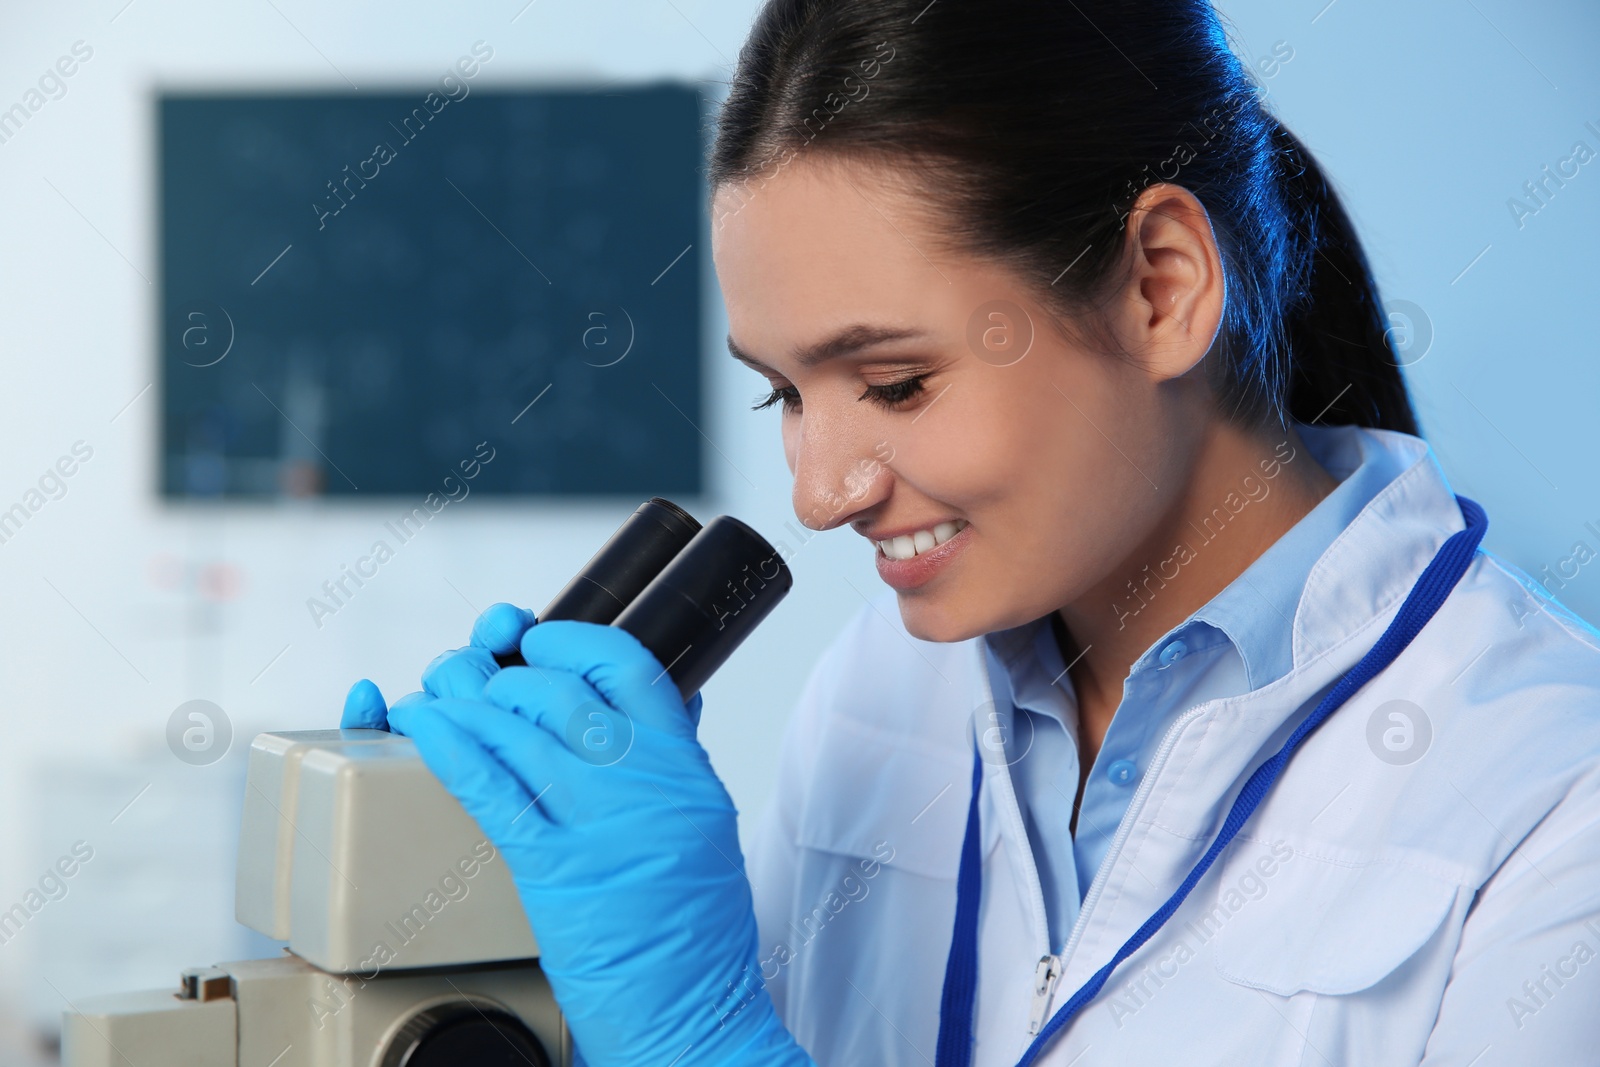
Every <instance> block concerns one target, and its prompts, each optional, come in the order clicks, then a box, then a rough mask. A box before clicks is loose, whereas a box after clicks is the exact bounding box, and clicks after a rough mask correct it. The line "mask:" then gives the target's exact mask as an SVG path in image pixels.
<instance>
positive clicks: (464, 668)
mask: <svg viewBox="0 0 1600 1067" xmlns="http://www.w3.org/2000/svg"><path fill="white" fill-rule="evenodd" d="M533 624H534V618H533V612H531V611H529V610H528V609H527V608H519V607H517V606H516V605H515V604H504V603H501V604H491V605H489V607H488V608H487V609H486V610H485V611H484V612H483V613H482V614H481V615H479V616H478V618H477V619H476V620H475V621H474V622H473V624H472V637H471V638H470V640H469V642H468V644H467V647H466V648H458V649H454V650H453V651H450V652H445V653H442V654H441V655H438V656H435V657H434V659H433V662H431V663H429V664H428V666H427V667H426V668H425V669H424V670H423V672H422V691H421V692H418V693H408V694H407V695H406V696H403V697H401V698H400V700H399V701H397V702H396V704H395V706H396V707H399V706H400V705H401V704H404V703H408V702H411V701H415V700H421V699H424V698H426V697H442V696H465V697H476V696H480V695H481V694H482V693H483V686H484V683H486V682H487V681H488V680H489V679H490V678H491V677H492V676H493V675H494V673H495V672H496V671H498V670H499V669H500V666H499V664H497V663H495V661H494V657H495V655H496V654H498V653H505V652H510V651H511V650H512V649H514V648H516V647H517V644H518V642H520V641H521V640H522V635H523V634H524V633H526V632H527V630H528V628H529V627H530V626H532V625H533ZM390 710H391V709H390V708H389V707H388V705H387V704H385V702H384V699H383V693H382V692H380V691H379V689H378V687H377V686H376V685H374V684H373V683H372V682H371V681H370V680H368V679H366V678H363V679H361V680H360V681H358V682H357V683H356V684H355V685H353V686H351V687H350V692H349V693H347V694H346V695H345V698H344V714H343V716H341V718H340V720H339V727H340V729H343V730H388V729H390V728H391V727H390V724H389V711H390Z"/></svg>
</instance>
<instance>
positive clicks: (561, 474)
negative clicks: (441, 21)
mask: <svg viewBox="0 0 1600 1067" xmlns="http://www.w3.org/2000/svg"><path fill="white" fill-rule="evenodd" d="M453 84H454V85H455V95H453V96H452V95H447V94H445V93H444V92H443V91H441V89H440V87H439V86H433V87H431V88H430V87H428V86H422V87H420V88H418V89H417V90H416V91H411V92H408V91H401V90H386V91H384V92H382V93H372V92H363V93H359V94H357V93H351V94H347V95H338V94H309V93H308V94H285V93H274V94H250V95H239V94H210V95H207V94H194V93H185V94H169V95H165V96H162V97H161V98H159V100H158V102H157V108H158V129H159V133H158V139H159V148H158V160H159V167H160V175H159V182H158V189H159V197H160V221H159V231H160V241H161V271H160V297H159V301H160V338H159V345H160V377H159V381H160V391H161V403H162V417H161V468H160V489H161V492H162V493H163V495H165V496H166V497H169V498H193V497H212V498H215V497H222V498H251V497H254V498H270V497H276V496H329V497H346V498H361V497H368V496H406V497H409V496H421V495H424V494H427V493H430V492H443V491H444V490H441V483H442V481H443V479H444V478H445V477H446V476H449V475H452V474H454V475H455V476H456V478H457V480H459V479H460V476H461V473H462V470H463V464H467V465H469V466H470V467H471V469H474V471H475V477H474V478H473V481H472V484H471V488H472V490H473V491H474V492H489V493H499V494H558V495H594V494H603V495H610V494H629V495H634V496H638V497H641V498H642V497H645V496H651V495H657V494H659V495H665V496H671V495H674V494H681V495H693V494H696V493H698V492H700V490H701V437H700V433H699V430H698V429H697V427H698V426H699V424H700V422H701V414H700V359H701V351H702V345H701V330H700V315H701V295H702V294H701V289H702V283H701V274H702V269H703V254H704V248H703V245H704V238H703V237H702V232H701V231H702V228H703V219H704V208H705V204H704V196H705V194H704V181H703V169H702V144H703V141H702V125H701V122H702V112H701V99H700V96H699V94H698V93H697V92H695V90H694V89H693V88H692V87H689V86H682V85H671V84H663V85H651V86H641V87H610V88H604V89H592V90H591V89H571V90H558V89H539V90H529V91H517V92H505V91H497V92H489V91H487V90H484V89H478V88H470V90H469V89H468V87H469V85H470V83H468V82H465V81H460V80H456V81H454V82H453ZM484 443H487V448H488V449H489V450H492V454H493V459H492V460H491V461H490V462H489V463H488V464H486V465H485V464H481V463H475V461H480V460H481V457H482V456H483V454H484V452H485V448H484Z"/></svg>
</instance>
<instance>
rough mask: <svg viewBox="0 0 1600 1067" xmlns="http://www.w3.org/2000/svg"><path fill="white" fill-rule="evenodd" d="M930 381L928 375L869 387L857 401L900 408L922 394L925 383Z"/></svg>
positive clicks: (919, 375)
mask: <svg viewBox="0 0 1600 1067" xmlns="http://www.w3.org/2000/svg"><path fill="white" fill-rule="evenodd" d="M927 380H928V376H927V375H926V374H918V375H914V376H913V377H910V378H902V379H900V380H899V381H898V382H886V383H885V384H883V385H869V386H867V391H866V392H864V393H862V394H861V395H860V396H859V397H857V398H856V399H857V400H871V401H872V402H873V403H875V404H879V405H882V406H883V407H886V408H894V407H899V406H900V405H901V404H903V403H905V402H906V401H907V400H910V399H911V398H912V397H914V396H916V395H917V394H918V393H921V392H922V384H923V382H925V381H927Z"/></svg>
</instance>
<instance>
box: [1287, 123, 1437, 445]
mask: <svg viewBox="0 0 1600 1067" xmlns="http://www.w3.org/2000/svg"><path fill="white" fill-rule="evenodd" d="M1272 141H1273V147H1274V148H1275V149H1276V158H1277V167H1278V177H1279V183H1280V186H1281V188H1282V191H1283V196H1284V199H1285V200H1286V201H1287V202H1288V204H1289V206H1290V207H1291V209H1292V213H1293V215H1294V216H1297V217H1298V220H1299V221H1298V223H1297V228H1298V229H1299V231H1300V237H1301V239H1302V240H1303V241H1304V243H1305V246H1306V252H1305V254H1304V255H1303V257H1302V258H1303V261H1304V263H1305V266H1306V274H1308V275H1309V279H1310V281H1309V284H1308V285H1306V286H1305V287H1304V289H1303V290H1302V291H1301V292H1300V293H1298V294H1294V296H1293V297H1292V298H1291V300H1290V302H1289V303H1288V306H1287V307H1286V308H1285V320H1286V323H1285V324H1286V326H1287V332H1288V341H1289V350H1290V358H1289V364H1290V368H1291V377H1290V384H1289V404H1288V409H1289V415H1290V417H1291V418H1293V419H1295V420H1296V421H1298V422H1322V423H1327V424H1333V425H1339V424H1345V423H1355V424H1357V425H1361V426H1370V427H1375V428H1377V429H1383V430H1399V431H1400V432H1401V433H1408V434H1416V433H1417V420H1416V415H1415V414H1414V413H1413V412H1412V409H1411V400H1410V398H1409V397H1408V396H1407V394H1406V385H1405V380H1404V379H1403V378H1402V377H1401V376H1400V363H1399V359H1398V358H1397V355H1396V353H1395V351H1394V348H1393V347H1392V346H1391V344H1390V339H1389V338H1390V334H1389V329H1388V318H1387V315H1386V314H1385V312H1384V309H1383V308H1382V306H1381V305H1380V303H1379V298H1378V287H1377V284H1376V283H1375V282H1374V281H1373V278H1372V271H1371V268H1370V267H1369V266H1368V265H1367V257H1366V254H1365V252H1363V251H1362V248H1361V242H1360V240H1359V239H1358V238H1357V237H1356V233H1355V227H1354V226H1352V225H1351V223H1350V217H1349V215H1347V214H1346V213H1345V210H1344V205H1343V204H1342V203H1340V200H1339V196H1338V194H1337V193H1336V192H1334V190H1333V187H1332V186H1331V185H1329V184H1328V180H1327V177H1326V176H1325V175H1324V174H1323V173H1322V168H1321V167H1319V166H1318V165H1317V161H1316V159H1315V158H1314V157H1313V156H1312V155H1311V153H1310V152H1308V151H1307V150H1306V147H1305V146H1304V145H1303V144H1301V143H1300V140H1299V138H1297V137H1295V135H1294V134H1293V133H1290V132H1289V130H1288V129H1287V128H1286V127H1284V125H1283V124H1282V123H1279V122H1277V121H1276V120H1273V129H1272Z"/></svg>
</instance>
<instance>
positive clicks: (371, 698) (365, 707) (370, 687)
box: [339, 678, 389, 730]
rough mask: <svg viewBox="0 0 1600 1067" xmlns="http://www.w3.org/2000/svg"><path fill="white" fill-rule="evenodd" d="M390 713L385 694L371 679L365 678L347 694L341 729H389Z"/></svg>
mask: <svg viewBox="0 0 1600 1067" xmlns="http://www.w3.org/2000/svg"><path fill="white" fill-rule="evenodd" d="M388 714H389V709H388V708H387V707H385V705H384V703H383V694H382V693H381V692H379V691H378V687H377V686H376V685H374V684H373V683H372V682H371V681H370V680H369V679H366V678H363V679H361V680H360V681H359V682H357V683H356V684H355V685H352V686H351V687H350V692H348V693H346V694H345V698H344V714H343V715H341V716H340V717H339V729H341V730H387V729H388V728H389V717H388Z"/></svg>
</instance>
